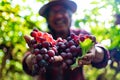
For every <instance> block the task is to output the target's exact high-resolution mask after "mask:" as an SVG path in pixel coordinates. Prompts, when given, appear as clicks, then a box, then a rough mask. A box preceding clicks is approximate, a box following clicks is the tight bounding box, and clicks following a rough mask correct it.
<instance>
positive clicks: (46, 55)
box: [30, 29, 96, 72]
mask: <svg viewBox="0 0 120 80" xmlns="http://www.w3.org/2000/svg"><path fill="white" fill-rule="evenodd" d="M31 37H33V39H32V40H31V41H30V43H31V44H32V47H33V50H32V54H34V55H35V56H36V63H35V65H34V69H35V70H34V71H36V72H38V70H39V69H41V70H42V72H44V71H45V68H46V67H48V65H49V64H54V62H56V61H57V60H58V62H59V61H60V62H61V63H62V68H63V69H67V68H69V67H70V66H71V65H72V64H74V63H75V61H76V58H77V57H78V56H82V48H81V46H80V45H79V42H80V41H81V42H83V41H84V40H85V39H87V38H89V39H91V40H92V41H93V42H95V41H96V40H95V37H94V36H90V35H82V34H79V35H75V34H74V33H71V34H70V36H69V37H67V39H62V38H61V37H59V38H57V40H54V39H53V37H52V35H50V34H48V33H47V32H41V31H39V30H37V29H33V31H32V32H31ZM55 60H56V61H55Z"/></svg>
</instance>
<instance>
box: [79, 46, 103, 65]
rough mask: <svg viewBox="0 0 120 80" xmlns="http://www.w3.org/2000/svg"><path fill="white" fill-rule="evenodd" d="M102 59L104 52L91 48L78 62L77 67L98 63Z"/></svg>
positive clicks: (97, 48)
mask: <svg viewBox="0 0 120 80" xmlns="http://www.w3.org/2000/svg"><path fill="white" fill-rule="evenodd" d="M103 58H104V51H103V50H102V49H101V48H100V47H97V46H93V47H92V48H91V50H90V51H89V52H88V53H87V54H86V55H85V56H84V57H83V58H82V59H80V60H79V61H78V64H79V66H82V65H89V64H91V62H94V63H98V62H101V61H102V60H103Z"/></svg>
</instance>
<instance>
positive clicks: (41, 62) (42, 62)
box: [38, 59, 48, 67]
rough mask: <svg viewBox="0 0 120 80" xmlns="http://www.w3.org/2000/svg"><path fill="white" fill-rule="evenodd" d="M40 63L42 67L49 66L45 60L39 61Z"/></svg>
mask: <svg viewBox="0 0 120 80" xmlns="http://www.w3.org/2000/svg"><path fill="white" fill-rule="evenodd" d="M38 65H39V66H40V67H47V66H48V63H47V62H46V61H45V60H43V59H42V60H40V61H39V62H38Z"/></svg>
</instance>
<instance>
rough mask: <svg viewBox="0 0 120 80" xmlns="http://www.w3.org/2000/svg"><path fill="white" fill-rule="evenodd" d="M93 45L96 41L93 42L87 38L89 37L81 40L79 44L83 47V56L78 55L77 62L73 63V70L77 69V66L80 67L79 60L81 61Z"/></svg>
mask: <svg viewBox="0 0 120 80" xmlns="http://www.w3.org/2000/svg"><path fill="white" fill-rule="evenodd" d="M93 45H94V43H93V42H92V40H91V39H89V38H87V39H85V40H84V41H83V42H80V43H79V46H80V47H81V48H82V56H78V57H77V58H76V62H75V63H74V64H73V65H71V69H72V70H73V69H75V68H77V67H79V65H78V61H79V60H80V59H82V58H83V57H84V56H85V55H86V53H87V52H88V51H89V50H90V48H91V47H92V46H93Z"/></svg>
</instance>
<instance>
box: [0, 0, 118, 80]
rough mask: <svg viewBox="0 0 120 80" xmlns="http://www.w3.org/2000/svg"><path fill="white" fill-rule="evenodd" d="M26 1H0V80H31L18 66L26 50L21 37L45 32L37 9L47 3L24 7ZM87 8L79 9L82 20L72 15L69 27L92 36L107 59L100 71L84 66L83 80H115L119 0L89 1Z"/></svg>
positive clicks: (34, 0) (35, 0) (41, 1)
mask: <svg viewBox="0 0 120 80" xmlns="http://www.w3.org/2000/svg"><path fill="white" fill-rule="evenodd" d="M29 1H30V0H0V80H32V77H30V76H29V75H27V74H26V73H25V72H24V71H23V69H22V65H21V62H22V58H23V56H24V54H25V52H26V51H27V46H26V43H25V40H24V39H23V36H24V35H26V34H27V35H29V34H30V32H31V31H32V29H33V28H34V27H37V28H38V29H39V30H41V31H47V27H46V20H45V19H44V18H43V17H41V16H39V14H38V10H39V8H40V7H41V6H42V5H43V4H44V3H46V2H48V0H31V2H32V3H31V4H28V2H29ZM78 1H79V0H78ZM84 1H86V2H87V0H84ZM88 1H89V0H88ZM80 2H81V3H82V1H80ZM34 4H37V5H39V6H37V5H34ZM31 6H34V7H31ZM85 6H86V5H85ZM88 6H89V5H88ZM89 7H90V8H86V9H83V11H82V13H83V15H82V17H77V16H78V15H80V13H78V12H76V13H75V14H74V15H73V19H74V24H73V26H75V27H74V28H84V29H86V30H88V31H90V32H91V33H92V34H93V35H95V36H96V37H97V40H98V41H99V42H100V43H101V44H103V45H105V46H106V48H107V49H108V50H109V51H110V55H111V58H110V60H109V63H108V66H107V67H106V68H104V69H99V70H98V69H96V68H93V67H91V66H85V67H84V72H85V77H86V80H119V79H120V74H119V72H120V0H91V2H90V6H89Z"/></svg>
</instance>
